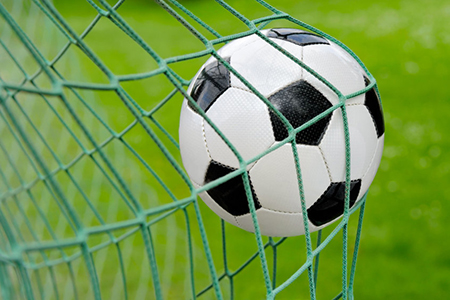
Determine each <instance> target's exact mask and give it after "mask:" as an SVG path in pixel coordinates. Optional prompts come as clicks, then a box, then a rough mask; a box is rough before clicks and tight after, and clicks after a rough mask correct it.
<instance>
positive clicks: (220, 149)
mask: <svg viewBox="0 0 450 300" xmlns="http://www.w3.org/2000/svg"><path fill="white" fill-rule="evenodd" d="M206 114H207V116H208V117H209V118H211V121H212V122H213V123H214V124H215V125H216V126H217V127H218V128H219V130H220V131H222V133H223V134H224V135H225V136H226V137H227V138H228V139H229V140H230V142H231V143H232V144H233V145H234V147H236V149H237V150H238V151H239V153H240V154H241V155H242V157H243V158H244V159H245V160H248V159H250V158H252V157H254V156H256V155H258V154H259V153H261V152H263V151H264V150H266V149H267V148H269V147H270V145H272V143H273V142H274V141H275V138H274V136H273V131H272V124H271V122H270V118H269V112H268V109H267V107H266V105H265V104H264V103H263V102H262V101H261V100H260V99H259V98H258V97H257V96H255V95H254V94H252V93H250V92H247V91H243V90H240V89H236V88H229V89H228V90H226V91H225V92H224V93H223V94H222V95H221V96H220V97H219V98H218V99H217V100H216V102H214V104H213V105H211V107H210V108H209V110H208V112H207V113H206ZM205 135H206V142H207V145H208V150H209V153H210V155H211V158H212V159H214V160H215V161H218V162H220V163H222V164H224V165H227V166H230V167H234V168H238V167H239V162H238V159H237V158H236V156H235V155H234V154H233V152H232V151H231V149H230V148H229V147H228V146H227V145H226V144H225V142H224V141H223V140H222V139H221V138H220V136H219V135H218V134H217V133H216V132H215V131H214V129H213V128H212V127H211V126H210V125H209V124H208V123H206V122H205Z"/></svg>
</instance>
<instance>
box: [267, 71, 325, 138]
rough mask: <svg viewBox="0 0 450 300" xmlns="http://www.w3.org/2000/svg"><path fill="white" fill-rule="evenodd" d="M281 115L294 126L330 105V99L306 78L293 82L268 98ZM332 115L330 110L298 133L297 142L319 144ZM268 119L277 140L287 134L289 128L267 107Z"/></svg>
mask: <svg viewBox="0 0 450 300" xmlns="http://www.w3.org/2000/svg"><path fill="white" fill-rule="evenodd" d="M268 100H269V101H270V102H271V103H272V104H273V105H274V106H275V108H277V109H278V110H279V111H280V112H281V114H282V115H283V116H285V117H286V119H287V120H288V121H289V123H291V125H292V126H293V127H294V128H297V127H299V126H301V125H303V124H304V123H306V122H307V121H309V120H311V119H312V118H314V117H315V116H317V115H319V114H320V113H322V112H324V111H325V110H327V109H328V108H330V107H331V106H332V104H331V103H330V101H328V100H327V98H326V97H325V96H324V95H322V93H320V92H319V91H318V90H316V88H314V87H313V86H312V85H311V84H309V83H308V82H307V81H305V80H300V81H297V82H294V83H293V84H291V85H288V86H287V87H285V88H283V89H282V90H280V91H278V92H276V93H275V94H273V95H272V96H270V97H269V98H268ZM330 119H331V114H329V115H327V116H325V117H324V118H322V119H320V120H319V121H317V122H316V123H314V124H312V125H311V126H309V127H307V128H305V129H304V130H302V131H300V132H298V133H297V135H296V137H295V140H296V142H297V143H298V144H304V145H318V144H319V143H320V141H321V140H322V138H323V136H324V134H325V131H326V128H327V127H328V124H329V122H330ZM270 121H271V122H272V128H273V132H274V136H275V140H276V141H282V140H284V139H285V138H287V137H288V130H287V128H286V126H285V125H284V124H283V122H282V121H281V119H280V118H279V117H278V116H277V115H276V114H275V113H274V112H272V111H270Z"/></svg>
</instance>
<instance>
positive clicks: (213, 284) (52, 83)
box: [0, 0, 376, 299]
mask: <svg viewBox="0 0 450 300" xmlns="http://www.w3.org/2000/svg"><path fill="white" fill-rule="evenodd" d="M128 2H129V1H125V0H122V1H118V2H116V3H109V2H108V1H106V0H98V1H93V0H87V2H79V3H77V7H76V8H77V10H78V9H79V11H80V12H81V13H78V15H82V14H83V17H79V18H73V17H64V16H63V13H61V11H67V10H70V8H69V9H66V10H64V9H63V8H61V11H60V10H59V9H58V8H55V6H54V4H53V3H52V2H51V1H49V0H39V1H38V0H30V1H25V0H23V1H16V0H15V1H12V0H11V1H6V2H4V3H1V4H0V16H1V18H0V20H1V21H0V66H1V67H0V161H1V162H2V163H1V165H0V286H1V292H0V297H1V299H147V298H156V299H179V298H192V299H197V298H200V299H202V298H208V299H209V298H217V299H234V298H238V299H249V298H258V297H259V298H261V297H266V298H267V299H274V298H275V296H276V295H278V294H279V293H280V292H282V291H284V292H285V293H286V294H285V295H286V297H288V295H296V297H297V296H299V295H303V296H304V297H310V298H311V299H316V297H317V294H318V293H319V291H320V288H317V286H318V270H319V254H320V253H321V252H323V251H324V249H325V247H326V246H328V245H329V244H330V242H331V241H332V240H333V239H334V238H335V237H336V236H337V235H338V234H339V233H342V238H341V239H340V244H339V245H338V246H337V247H334V248H333V251H334V252H336V251H337V250H338V248H339V247H340V248H341V251H340V256H341V257H340V259H339V263H338V264H336V263H335V265H336V266H339V268H338V271H337V272H338V273H339V278H340V282H339V283H338V285H337V286H339V287H340V288H339V289H340V291H339V290H337V291H335V292H336V294H337V296H336V297H335V299H339V298H342V299H349V298H353V283H354V275H355V266H356V257H357V252H358V246H359V241H360V235H361V226H362V219H363V214H364V205H365V197H364V198H363V200H362V201H359V202H358V203H357V205H355V206H354V207H352V208H351V209H350V208H349V186H350V146H349V134H348V124H347V118H346V110H345V105H344V102H345V100H346V99H349V98H352V97H355V96H357V95H360V94H362V93H365V92H366V91H368V90H369V89H371V88H373V87H374V86H375V87H376V83H375V80H374V78H373V77H372V76H371V74H370V73H369V72H368V71H367V69H365V68H364V66H363V64H362V63H361V62H360V60H359V59H358V58H357V57H356V56H355V55H354V54H353V53H352V52H351V51H350V50H349V49H348V48H347V47H345V45H343V44H342V43H340V42H339V41H337V40H335V39H334V38H333V37H331V36H329V35H327V34H325V33H323V32H321V31H320V30H318V29H316V28H314V27H312V26H310V25H308V24H305V23H303V22H301V21H299V20H297V19H295V18H293V17H292V16H290V15H289V14H286V13H284V12H282V11H280V10H277V9H276V8H274V7H273V6H271V5H269V4H267V3H266V2H264V1H261V0H257V1H254V2H248V3H246V4H245V5H246V7H245V8H244V7H240V5H242V4H240V2H236V3H233V6H231V5H230V4H228V3H226V2H224V1H220V0H217V1H216V2H215V3H213V4H214V5H216V6H215V8H214V9H215V10H211V8H210V6H207V5H206V4H204V3H203V2H201V4H198V3H196V2H195V1H193V2H189V1H187V2H186V3H184V5H182V4H181V3H180V2H177V1H175V0H167V1H163V0H157V1H155V2H156V3H150V4H148V3H145V4H144V2H142V3H140V2H138V5H137V6H135V8H134V9H135V10H148V15H145V18H144V19H139V18H138V17H136V15H133V14H131V13H130V12H129V10H125V9H124V10H123V13H122V10H121V7H122V6H126V5H127V4H128ZM83 5H84V6H83ZM202 5H205V6H206V7H207V9H203V10H201V9H200V7H201V6H202ZM208 5H212V4H211V3H208ZM190 6H191V7H192V11H191V10H190V9H189V8H190ZM195 9H198V12H196V11H195ZM219 10H220V12H219ZM241 10H242V11H244V10H245V11H248V10H259V11H261V16H260V17H258V18H253V19H250V18H247V17H246V16H245V15H244V13H241V12H240V11H241ZM211 11H213V12H214V14H213V15H212V14H211ZM216 11H217V16H215V15H216ZM202 12H203V16H202V19H205V20H208V21H202V19H200V15H201V14H202ZM218 16H223V18H229V20H228V19H227V20H224V25H222V27H221V26H217V27H220V29H217V28H214V26H213V25H208V24H213V23H214V22H213V21H214V18H219V17H218ZM135 18H137V19H135ZM219 19H220V18H219ZM277 22H284V23H282V24H284V25H287V26H286V27H301V28H305V29H307V30H310V31H313V32H315V33H317V34H320V35H322V36H324V37H326V38H328V39H330V40H332V41H334V42H336V43H337V44H339V45H340V46H341V47H343V48H344V49H346V50H347V51H348V52H349V53H350V54H351V55H352V56H353V57H355V59H357V60H358V62H359V63H360V64H361V66H362V67H363V68H364V70H365V71H366V73H367V76H368V78H369V79H370V82H371V83H370V84H369V85H368V86H367V87H366V88H365V89H364V90H361V91H359V92H357V93H354V94H352V95H343V94H342V93H341V92H340V91H339V90H337V89H336V88H335V87H333V85H331V84H330V83H329V82H328V81H327V80H325V79H324V78H322V77H321V76H320V75H319V74H317V73H315V72H314V70H312V69H310V68H309V67H308V66H306V65H304V64H303V63H302V62H301V61H299V60H298V59H296V58H295V57H293V56H292V55H290V54H289V53H288V52H286V51H285V50H284V49H282V48H280V47H279V46H278V45H277V44H275V43H273V42H272V41H270V40H269V39H267V38H266V37H265V36H264V35H263V34H261V33H260V31H259V30H261V29H263V28H267V27H268V26H269V25H270V26H272V25H274V24H281V23H277ZM207 23H208V24H207ZM231 23H232V24H234V25H233V26H231V27H233V30H234V32H230V31H227V28H228V27H229V24H231ZM214 24H216V23H214ZM166 26H167V27H166ZM170 26H172V27H173V28H175V29H174V30H172V31H169V30H167V31H166V30H165V28H168V27H170ZM222 31H223V32H225V33H226V34H223V33H222V34H219V32H222ZM165 34H167V35H168V36H167V37H164V38H163V37H162V36H163V35H165ZM251 34H257V35H259V36H260V37H261V38H262V39H264V40H266V42H267V43H269V44H271V45H272V46H273V47H274V48H276V49H277V50H279V51H280V52H282V53H283V54H284V55H286V56H287V57H289V58H290V59H291V60H292V61H294V62H295V63H297V64H299V65H301V66H302V67H303V68H304V69H306V70H307V71H309V72H310V73H312V74H313V75H314V76H316V77H317V78H319V79H320V80H321V81H322V82H324V83H325V84H326V85H327V86H329V87H330V88H331V89H332V90H333V91H334V92H335V93H336V94H337V95H338V96H339V99H340V103H339V104H337V105H335V106H333V107H331V108H330V109H328V110H326V111H324V112H323V113H322V114H320V115H318V116H317V117H315V118H314V119H312V120H310V121H308V122H307V123H305V124H304V125H302V126H301V127H299V128H292V126H290V124H289V122H288V121H287V120H286V119H285V118H284V117H283V115H281V114H280V113H279V112H278V111H277V110H276V109H275V108H274V107H273V106H272V105H271V103H270V102H268V101H267V99H265V98H264V96H262V95H261V94H260V93H259V92H258V91H257V90H256V89H255V88H253V87H252V86H251V85H250V84H249V82H247V81H246V80H245V78H243V77H242V76H240V74H238V73H237V72H236V71H235V70H234V69H233V68H232V67H231V66H230V65H229V64H228V63H227V62H226V61H224V60H223V59H222V58H221V57H220V56H219V55H218V54H217V52H216V50H217V49H218V48H220V47H221V46H222V45H224V43H227V42H229V41H231V40H234V39H237V38H240V37H244V36H248V35H251ZM189 39H191V40H189ZM187 40H189V41H188V42H187ZM210 56H214V57H216V58H217V59H218V60H220V61H221V63H222V64H223V65H225V66H226V67H227V68H228V69H229V70H230V71H231V72H232V73H233V74H235V75H236V76H237V77H238V78H239V80H241V81H242V82H243V83H244V84H245V85H246V86H247V87H248V88H249V89H251V90H252V91H253V93H254V94H255V95H257V96H258V97H259V98H260V99H261V101H264V103H266V104H267V106H268V107H269V108H270V109H271V110H273V111H274V112H275V113H276V114H277V115H278V116H279V117H280V119H281V120H282V121H283V123H284V124H285V125H286V126H287V127H288V131H289V137H288V138H287V139H285V140H284V141H283V142H282V143H280V144H279V145H282V144H286V143H290V144H291V145H292V151H293V153H294V157H295V162H296V170H297V177H298V182H299V190H300V195H301V199H302V201H301V207H302V212H303V216H304V224H305V225H306V224H307V217H306V216H307V214H306V205H305V203H304V196H303V187H302V179H301V170H300V165H299V158H298V153H297V149H296V146H295V139H294V137H295V134H296V133H297V132H299V131H301V130H303V129H304V128H306V127H308V126H310V125H311V124H313V123H315V122H317V121H318V120H320V119H321V118H323V117H324V116H326V115H328V114H330V113H332V112H333V111H334V110H336V109H341V111H342V114H343V120H344V130H345V139H346V141H345V145H346V157H345V159H346V189H345V193H346V202H345V209H344V216H343V218H342V220H341V221H340V222H339V223H338V224H337V225H336V226H334V227H333V228H331V229H330V230H329V232H328V234H327V235H326V236H325V234H323V233H322V231H319V232H318V233H315V234H314V235H313V234H310V233H309V231H308V227H307V226H305V228H306V234H305V236H304V237H296V238H289V239H287V238H267V237H264V236H261V234H260V231H259V227H258V222H257V219H256V214H255V207H254V203H253V200H252V192H251V188H250V185H249V178H248V174H247V172H246V166H247V164H249V163H252V162H254V161H256V160H257V159H259V158H261V157H262V156H264V155H266V154H267V153H269V152H271V151H274V150H275V149H277V147H278V146H274V147H271V148H270V149H268V150H267V151H265V152H264V153H261V154H260V155H258V156H257V157H254V158H253V159H251V160H249V161H245V160H243V159H242V157H241V156H240V155H239V153H238V151H237V150H236V149H235V148H234V147H233V145H232V144H231V143H230V142H229V141H228V140H227V138H226V137H225V136H223V135H222V134H221V132H220V131H219V130H218V128H217V127H216V126H215V125H214V124H213V123H212V122H211V121H210V120H209V118H208V117H207V116H206V115H205V114H204V113H203V111H201V110H200V109H199V108H198V107H197V104H196V103H195V101H193V100H192V98H191V97H190V96H189V95H187V93H186V89H187V86H188V85H189V83H190V78H192V77H193V75H194V74H195V72H196V71H197V70H198V68H199V67H200V66H201V65H202V64H203V63H204V62H205V61H206V59H207V58H209V57H210ZM183 98H188V99H189V101H191V103H192V105H194V106H196V107H197V108H198V110H199V112H200V114H201V115H202V116H203V117H204V118H205V120H206V121H207V122H208V123H209V124H210V125H211V126H212V127H213V128H214V130H216V132H217V133H218V134H219V135H220V136H221V137H222V138H223V140H224V141H225V142H226V144H227V145H228V146H229V147H230V149H231V150H232V151H233V152H234V153H235V155H236V157H237V158H238V160H239V162H240V166H241V167H240V168H239V169H238V170H236V171H234V172H232V173H230V174H228V175H227V176H224V177H223V178H220V179H218V180H215V181H213V182H211V183H208V184H207V185H205V186H203V187H201V188H199V189H196V188H195V187H194V186H193V185H192V184H191V182H190V181H189V178H188V177H187V175H186V173H185V172H184V170H183V168H182V165H181V159H180V155H179V145H178V142H177V131H178V118H179V107H180V104H181V101H182V100H183ZM236 176H241V177H242V178H243V181H244V184H245V190H246V193H247V198H248V200H249V202H248V203H249V207H250V211H251V214H252V218H253V222H254V225H255V228H256V232H255V234H254V235H253V234H250V233H246V232H243V231H242V230H239V229H236V228H234V227H232V226H228V225H226V224H225V223H224V222H223V221H221V220H219V218H218V217H217V216H215V215H213V214H212V213H211V212H210V211H209V210H208V209H203V208H204V207H203V203H202V202H201V201H200V200H199V198H198V197H197V195H198V194H199V193H200V192H203V191H205V190H208V189H210V188H213V187H215V186H217V185H219V184H221V183H223V182H224V181H226V180H228V179H230V178H233V177H236ZM358 209H359V218H356V219H355V220H356V221H355V222H356V223H355V225H354V226H353V229H355V230H354V233H351V232H349V226H350V225H349V220H350V219H349V216H350V215H351V214H352V213H353V212H354V211H356V210H358ZM352 219H353V218H352ZM323 235H324V236H323ZM249 236H253V237H254V238H252V239H249ZM322 236H323V237H322ZM350 238H354V243H351V244H350ZM313 239H315V240H314V241H313ZM334 240H336V239H334ZM313 244H314V246H313ZM283 245H284V246H283ZM283 247H284V248H283ZM330 247H331V246H330ZM330 247H327V248H330ZM348 248H351V250H353V256H351V257H349V254H348V252H349V249H348ZM293 257H295V261H296V262H297V263H298V264H297V265H296V264H295V263H292V259H293ZM283 259H284V261H283ZM350 260H352V263H351V267H350V268H349V266H348V265H349V264H348V261H350ZM330 269H331V268H327V272H323V275H324V278H325V280H327V281H329V280H331V279H330V278H329V277H328V274H331V273H332V271H331V270H330ZM302 274H305V275H304V276H301V275H302ZM301 278H304V280H303V281H301V280H300V279H301ZM294 281H295V282H296V284H292V283H293V282H294ZM329 286H332V285H329ZM289 287H295V288H291V289H290V290H289ZM332 292H333V291H332ZM281 295H282V294H280V296H281ZM327 295H328V294H327Z"/></svg>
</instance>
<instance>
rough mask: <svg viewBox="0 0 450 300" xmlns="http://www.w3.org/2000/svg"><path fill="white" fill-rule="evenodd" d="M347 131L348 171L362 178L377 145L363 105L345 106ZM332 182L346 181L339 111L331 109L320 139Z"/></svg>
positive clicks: (373, 129) (342, 131)
mask: <svg viewBox="0 0 450 300" xmlns="http://www.w3.org/2000/svg"><path fill="white" fill-rule="evenodd" d="M347 119H348V125H349V132H350V156H351V160H350V175H351V179H352V180H353V179H361V178H362V176H363V175H364V174H365V173H366V171H367V169H368V168H369V165H370V163H371V161H372V157H373V155H374V154H375V151H376V148H377V134H376V131H375V126H374V124H373V121H372V118H371V116H370V113H369V111H368V110H367V108H366V107H365V106H364V105H353V106H348V107H347ZM319 146H320V148H321V150H322V152H323V154H324V157H325V161H326V162H327V164H328V167H329V170H330V173H331V178H332V180H333V181H334V182H339V181H345V136H344V124H343V119H342V111H341V109H338V110H336V111H334V112H333V116H332V118H331V121H330V124H329V125H328V129H327V131H326V133H325V136H324V138H323V139H322V141H321V143H320V145H319Z"/></svg>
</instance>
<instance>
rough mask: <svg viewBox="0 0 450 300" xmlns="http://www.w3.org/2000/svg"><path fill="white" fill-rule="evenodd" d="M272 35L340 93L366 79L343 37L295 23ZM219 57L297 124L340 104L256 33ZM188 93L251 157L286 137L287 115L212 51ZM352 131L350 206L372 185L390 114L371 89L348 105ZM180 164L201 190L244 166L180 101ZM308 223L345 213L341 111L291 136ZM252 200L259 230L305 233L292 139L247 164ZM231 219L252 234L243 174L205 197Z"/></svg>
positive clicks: (314, 225) (318, 225)
mask: <svg viewBox="0 0 450 300" xmlns="http://www.w3.org/2000/svg"><path fill="white" fill-rule="evenodd" d="M262 33H263V34H265V35H266V36H267V37H268V38H269V39H270V40H271V41H273V42H274V43H276V44H277V45H279V46H280V47H282V48H283V49H284V50H286V51H288V52H289V53H290V54H291V55H293V56H295V57H296V58H297V59H298V60H300V61H302V62H303V63H305V64H306V65H307V66H308V67H310V68H311V69H313V70H314V71H315V72H317V73H318V74H319V75H320V76H322V77H323V78H325V79H326V80H327V81H328V82H330V83H331V84H332V85H333V86H334V87H336V88H337V89H338V90H339V91H340V92H341V93H342V94H343V95H349V94H352V93H354V92H357V91H360V90H362V89H364V88H365V87H367V86H368V84H369V83H370V82H369V79H368V77H367V75H366V73H365V72H364V70H363V69H362V67H361V66H360V65H359V64H358V63H357V61H356V60H355V59H354V58H353V57H352V56H351V55H350V54H348V53H347V52H346V51H345V50H343V49H342V48H341V47H340V46H338V45H337V44H335V43H333V42H331V41H329V40H327V39H325V38H323V37H321V36H318V35H316V34H313V33H310V32H307V31H302V30H298V29H288V28H283V29H270V30H264V31H262ZM218 54H219V55H220V56H221V57H222V58H223V59H224V60H225V61H226V62H227V63H228V64H230V65H231V66H232V67H233V68H234V69H235V70H236V71H237V72H238V73H239V74H240V75H242V76H243V78H245V79H246V80H247V81H248V82H249V83H250V84H251V85H252V86H253V87H255V88H256V89H257V90H258V91H259V92H260V93H261V94H262V95H263V96H264V97H266V99H268V101H269V102H270V103H271V104H273V106H274V107H275V108H276V109H277V110H278V111H279V112H280V113H281V114H282V115H283V116H284V117H285V118H286V119H287V120H288V121H289V123H290V124H291V125H292V126H293V128H298V127H299V126H301V125H303V124H305V123H306V122H307V121H309V120H311V119H312V118H314V117H316V116H317V115H319V114H321V113H322V112H324V111H325V110H327V109H329V108H331V107H332V106H333V105H336V104H338V103H339V98H338V96H337V95H336V93H334V92H333V91H332V90H331V89H330V88H329V87H328V86H326V85H325V84H324V83H323V82H322V81H320V80H319V79H318V78H316V77H315V76H313V75H312V74H310V73H309V72H308V71H306V70H305V69H304V68H302V67H301V66H299V65H298V64H296V63H295V62H294V61H292V60H291V59H290V58H288V57H287V56H286V55H284V54H283V53H281V52H280V51H278V50H277V49H275V48H274V47H273V46H271V45H270V44H269V43H267V42H266V41H264V40H263V39H262V38H260V37H258V36H257V35H250V36H247V37H243V38H240V39H237V40H234V41H232V42H230V43H228V44H227V45H225V46H223V47H222V48H221V49H220V50H218ZM188 94H189V95H190V96H191V97H192V98H193V99H194V101H196V103H197V104H198V106H200V108H201V109H202V110H203V111H204V112H205V113H206V115H207V116H208V117H209V118H210V119H211V121H212V122H213V123H214V124H215V126H217V128H218V129H219V130H220V131H221V132H222V133H223V134H224V136H225V137H226V138H227V139H228V140H229V141H230V142H231V144H232V145H233V146H234V147H235V148H236V149H237V151H238V152H239V154H240V155H241V156H242V158H243V159H244V160H245V161H248V160H250V159H252V158H254V157H256V156H257V155H259V154H261V153H263V152H264V151H266V150H267V149H269V148H270V147H272V146H274V145H276V144H278V143H281V142H282V141H284V140H285V139H286V138H288V136H289V134H288V129H287V128H286V126H285V125H284V123H283V122H282V121H281V119H280V118H279V117H278V116H277V114H276V113H274V112H273V111H272V110H271V109H269V108H268V106H267V105H266V104H265V103H264V102H263V101H262V100H261V99H260V98H259V97H258V96H256V95H255V94H254V93H253V92H252V91H251V90H250V89H249V88H248V87H247V86H246V85H245V84H244V83H242V82H241V81H240V80H239V79H238V78H237V77H236V76H235V75H234V74H233V73H231V72H230V71H229V70H228V69H227V68H226V67H225V66H224V65H223V64H222V63H220V62H219V61H218V60H217V59H216V58H214V57H211V58H210V59H209V60H208V61H207V62H206V63H205V64H204V65H203V66H202V67H201V69H200V70H199V72H198V73H197V74H196V76H195V77H194V79H193V80H192V83H191V85H190V86H189V89H188ZM345 106H346V112H347V120H348V126H349V134H350V153H351V170H350V171H351V173H350V174H351V184H350V206H351V207H352V206H354V205H355V203H356V202H357V201H358V200H360V199H361V198H362V197H363V196H364V194H365V193H366V192H367V190H368V188H369V186H370V184H371V183H372V181H373V179H374V177H375V173H376V171H377V169H378V166H379V163H380V159H381V154H382V151H383V143H384V120H383V112H382V107H381V102H380V99H379V98H378V94H377V92H376V91H375V89H370V90H369V91H368V92H367V93H365V94H361V95H359V96H356V97H354V98H350V99H347V100H346V102H345ZM179 141H180V151H181V157H182V161H183V164H184V167H185V169H186V171H187V173H188V175H189V177H190V179H191V181H192V182H193V184H194V185H195V186H196V187H197V188H198V187H201V186H203V185H205V184H207V183H209V182H212V181H214V180H216V179H218V178H221V177H223V176H225V175H227V174H229V173H231V172H233V171H234V170H237V169H238V168H239V161H238V159H237V157H236V155H234V154H233V152H232V151H231V149H230V148H229V147H228V146H227V144H226V143H225V142H224V141H223V140H222V139H221V137H220V136H219V135H218V134H217V133H216V132H215V130H214V129H213V128H212V127H211V126H210V125H209V124H208V123H207V122H206V121H205V120H204V118H203V117H202V116H201V115H200V114H199V113H198V112H197V109H196V108H195V106H194V105H192V104H191V103H190V102H188V101H187V100H186V99H185V100H184V102H183V104H182V108H181V116H180V128H179ZM295 141H296V147H297V151H298V156H299V163H300V169H301V175H302V180H303V190H304V197H305V202H306V207H307V212H308V221H309V230H310V231H316V230H319V229H322V228H324V227H325V226H327V225H329V224H331V223H332V222H334V221H336V220H337V219H339V217H341V216H342V214H343V211H344V203H345V174H346V162H345V161H346V160H345V157H346V155H345V134H344V122H343V116H342V110H341V108H338V109H336V110H334V111H333V112H332V113H330V114H327V115H326V116H325V117H323V118H322V119H320V120H319V121H318V122H316V123H314V124H313V125H311V126H309V127H306V128H305V129H303V130H301V131H299V132H298V133H297V134H296V136H295ZM247 173H248V175H249V179H250V184H251V188H252V195H253V201H254V205H255V208H256V214H257V219H258V224H259V227H260V230H261V233H262V234H263V235H267V236H295V235H301V234H304V232H305V230H304V226H303V217H302V212H301V202H300V193H299V184H298V179H297V173H296V165H295V159H294V154H293V151H292V145H291V143H289V142H287V143H284V144H283V145H282V146H281V147H279V148H278V149H276V150H274V151H272V152H269V153H268V154H266V155H264V156H262V157H261V158H260V159H258V160H256V161H255V162H253V163H250V164H248V166H247ZM200 197H201V198H202V199H203V201H204V202H205V203H206V204H207V205H208V206H209V208H211V209H212V210H213V211H214V212H215V213H216V214H217V215H218V216H220V217H221V218H222V219H224V220H225V221H227V222H229V223H231V224H233V225H235V226H237V227H240V228H242V229H245V230H247V231H251V232H254V226H253V221H252V217H251V214H250V210H249V206H248V201H247V197H246V193H245V188H244V182H243V179H242V176H241V175H237V176H236V177H233V178H231V179H230V180H228V181H226V182H223V183H221V184H220V185H218V186H216V187H214V188H211V189H209V190H207V191H205V192H202V193H201V194H200Z"/></svg>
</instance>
